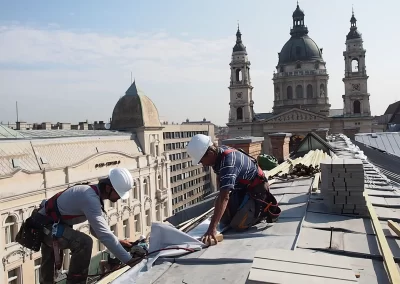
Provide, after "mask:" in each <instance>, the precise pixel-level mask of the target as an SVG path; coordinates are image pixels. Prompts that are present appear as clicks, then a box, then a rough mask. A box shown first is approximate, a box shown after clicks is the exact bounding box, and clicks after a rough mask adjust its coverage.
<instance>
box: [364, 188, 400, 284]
mask: <svg viewBox="0 0 400 284" xmlns="http://www.w3.org/2000/svg"><path fill="white" fill-rule="evenodd" d="M365 200H366V201H367V207H368V211H369V214H370V216H371V219H372V225H373V226H374V230H375V233H376V236H377V238H378V245H379V249H380V250H381V253H382V256H383V262H384V266H385V269H386V272H387V274H388V276H389V281H390V283H392V284H400V274H399V270H398V269H397V265H396V263H395V262H394V259H393V254H392V251H391V250H390V247H389V244H388V242H387V240H386V237H385V235H384V234H383V230H382V226H381V223H380V222H379V219H378V216H377V215H376V212H375V209H374V207H373V206H372V204H371V201H370V200H369V197H368V194H365Z"/></svg>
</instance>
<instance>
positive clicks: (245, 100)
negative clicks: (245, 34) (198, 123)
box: [229, 25, 254, 123]
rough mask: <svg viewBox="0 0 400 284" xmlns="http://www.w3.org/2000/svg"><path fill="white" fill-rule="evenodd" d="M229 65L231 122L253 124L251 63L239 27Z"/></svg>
mask: <svg viewBox="0 0 400 284" xmlns="http://www.w3.org/2000/svg"><path fill="white" fill-rule="evenodd" d="M229 65H230V66H231V80H230V84H229V90H230V102H229V105H230V111H229V122H230V123H240V122H251V121H253V118H254V111H253V104H254V102H253V95H252V90H253V87H252V86H251V80H250V61H249V59H248V57H247V51H246V47H245V46H244V45H243V43H242V34H241V32H240V29H239V25H238V29H237V32H236V44H235V46H234V47H233V52H232V60H231V63H230V64H229Z"/></svg>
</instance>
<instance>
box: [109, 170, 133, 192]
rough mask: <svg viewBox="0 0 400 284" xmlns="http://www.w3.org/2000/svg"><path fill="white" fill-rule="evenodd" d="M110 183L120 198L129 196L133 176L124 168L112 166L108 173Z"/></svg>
mask: <svg viewBox="0 0 400 284" xmlns="http://www.w3.org/2000/svg"><path fill="white" fill-rule="evenodd" d="M108 177H109V178H110V181H111V184H112V186H113V188H114V189H115V191H116V192H117V193H118V195H119V197H120V198H121V199H128V198H129V191H130V190H131V189H132V187H133V178H132V175H131V173H130V172H129V171H128V170H127V169H124V168H114V169H111V170H110V173H109V175H108Z"/></svg>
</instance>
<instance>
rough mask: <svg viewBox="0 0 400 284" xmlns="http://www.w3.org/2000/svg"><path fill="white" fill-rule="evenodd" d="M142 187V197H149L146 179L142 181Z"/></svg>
mask: <svg viewBox="0 0 400 284" xmlns="http://www.w3.org/2000/svg"><path fill="white" fill-rule="evenodd" d="M143 187H144V195H147V196H149V195H150V193H149V185H148V183H147V180H146V179H144V180H143Z"/></svg>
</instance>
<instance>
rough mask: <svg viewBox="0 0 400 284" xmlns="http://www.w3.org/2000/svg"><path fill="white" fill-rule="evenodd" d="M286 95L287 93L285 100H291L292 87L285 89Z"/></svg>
mask: <svg viewBox="0 0 400 284" xmlns="http://www.w3.org/2000/svg"><path fill="white" fill-rule="evenodd" d="M286 93H287V98H288V99H289V100H291V99H293V89H292V86H288V87H287V89H286Z"/></svg>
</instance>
